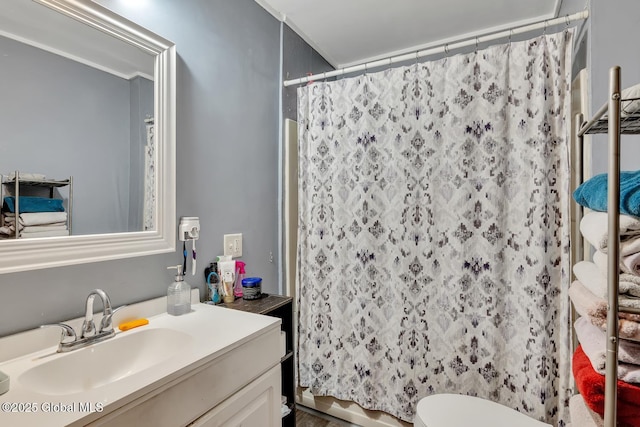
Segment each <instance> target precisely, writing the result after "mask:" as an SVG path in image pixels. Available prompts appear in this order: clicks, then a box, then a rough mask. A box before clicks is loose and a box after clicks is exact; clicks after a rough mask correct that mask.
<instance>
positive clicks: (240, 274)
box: [233, 261, 246, 298]
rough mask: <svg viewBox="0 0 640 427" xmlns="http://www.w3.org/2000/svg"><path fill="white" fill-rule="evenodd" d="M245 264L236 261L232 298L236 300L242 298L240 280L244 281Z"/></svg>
mask: <svg viewBox="0 0 640 427" xmlns="http://www.w3.org/2000/svg"><path fill="white" fill-rule="evenodd" d="M245 265H246V264H245V263H244V262H243V261H236V284H235V286H234V287H233V296H234V297H236V298H242V279H244V275H245V271H244V267H245Z"/></svg>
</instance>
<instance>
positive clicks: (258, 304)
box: [220, 295, 296, 427]
mask: <svg viewBox="0 0 640 427" xmlns="http://www.w3.org/2000/svg"><path fill="white" fill-rule="evenodd" d="M220 307H225V308H230V309H233V310H241V311H247V312H250V313H257V314H263V315H266V316H273V317H278V318H280V319H282V325H281V329H282V330H283V331H284V332H286V334H287V342H286V347H285V348H286V349H287V350H286V351H287V352H286V353H285V355H284V356H282V358H281V359H280V366H281V370H282V395H283V396H285V397H286V398H287V406H288V407H289V408H290V409H291V412H290V413H289V414H288V415H285V416H284V417H282V426H283V427H295V425H296V417H295V412H296V411H295V403H294V402H295V384H294V381H295V378H294V373H295V371H294V370H295V363H294V357H295V354H294V351H293V350H292V349H293V298H291V297H287V296H282V295H267V296H264V297H262V298H260V299H257V300H244V299H237V300H236V301H234V302H232V303H225V304H220Z"/></svg>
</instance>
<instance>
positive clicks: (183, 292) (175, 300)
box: [167, 265, 191, 316]
mask: <svg viewBox="0 0 640 427" xmlns="http://www.w3.org/2000/svg"><path fill="white" fill-rule="evenodd" d="M172 268H175V269H177V270H178V274H176V278H175V280H174V281H173V283H171V284H170V285H169V288H168V289H167V313H169V314H171V315H172V316H180V315H182V314H185V313H188V312H190V311H191V286H189V284H187V282H185V281H184V274H183V273H182V265H175V266H171V267H167V269H172Z"/></svg>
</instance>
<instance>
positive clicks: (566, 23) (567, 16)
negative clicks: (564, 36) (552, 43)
mask: <svg viewBox="0 0 640 427" xmlns="http://www.w3.org/2000/svg"><path fill="white" fill-rule="evenodd" d="M569 22H571V21H570V20H569V14H568V13H567V15H566V16H565V17H564V24H565V26H566V27H567V28H569Z"/></svg>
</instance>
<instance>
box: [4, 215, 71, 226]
mask: <svg viewBox="0 0 640 427" xmlns="http://www.w3.org/2000/svg"><path fill="white" fill-rule="evenodd" d="M5 221H6V222H9V223H15V215H10V214H5ZM66 221H67V213H66V212H27V213H21V214H20V224H22V225H45V224H57V223H65V222H66Z"/></svg>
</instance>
